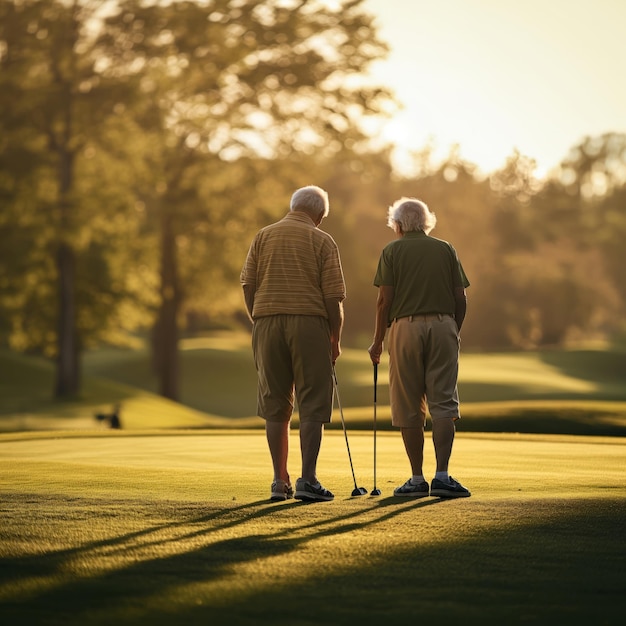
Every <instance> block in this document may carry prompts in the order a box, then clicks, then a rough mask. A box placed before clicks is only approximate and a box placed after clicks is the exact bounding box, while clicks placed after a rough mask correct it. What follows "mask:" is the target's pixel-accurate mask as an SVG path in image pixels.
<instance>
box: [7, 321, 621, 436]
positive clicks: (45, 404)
mask: <svg viewBox="0 0 626 626" xmlns="http://www.w3.org/2000/svg"><path fill="white" fill-rule="evenodd" d="M181 348H182V351H181V369H182V376H181V404H175V403H172V402H168V401H166V400H163V399H162V398H160V397H158V396H157V395H155V391H156V380H155V377H154V375H153V373H152V371H151V368H150V358H149V355H148V353H147V351H146V350H119V349H100V350H97V351H93V352H90V353H87V354H86V355H85V358H84V364H85V367H84V369H85V376H84V385H83V393H82V395H81V397H80V398H78V399H76V401H74V402H63V403H61V402H53V401H51V391H52V387H53V381H54V376H53V368H52V364H51V363H49V362H46V361H43V360H40V359H34V358H27V357H23V356H19V355H16V354H12V353H9V352H6V351H0V368H1V369H2V371H3V372H6V374H5V375H4V376H3V377H2V378H1V379H0V431H5V432H6V431H19V430H49V429H52V430H55V429H56V430H58V429H70V428H71V429H78V428H80V429H93V428H94V427H96V426H97V425H96V424H95V421H94V417H93V416H94V413H95V412H98V411H110V410H111V407H112V405H113V404H114V403H118V402H119V403H121V405H122V424H123V428H124V429H125V430H143V429H146V428H148V429H150V428H262V426H263V425H262V422H261V421H260V420H259V419H257V418H256V417H255V412H256V373H255V369H254V363H253V360H252V352H251V348H250V337H249V335H248V334H247V333H233V332H221V333H218V332H216V333H212V334H211V336H208V337H199V338H195V339H186V340H184V341H183V342H182V343H181ZM624 372H626V352H624V351H623V350H617V349H616V350H555V351H546V352H521V353H491V354H462V356H461V367H460V382H459V390H460V395H461V408H462V414H463V421H462V423H461V425H460V429H461V430H462V431H463V432H526V433H540V434H541V433H552V434H579V435H606V436H623V435H626V384H625V383H624ZM337 376H338V380H339V389H340V396H341V402H342V405H343V407H344V409H345V417H346V420H347V422H348V424H349V427H350V428H351V429H360V430H362V429H371V427H372V415H373V406H372V405H373V369H372V364H371V362H370V361H369V358H368V356H367V353H366V351H365V350H364V349H363V350H358V349H354V348H351V349H349V348H346V349H344V352H343V354H342V355H341V358H340V359H339V361H338V363H337ZM388 402H389V392H388V366H387V361H386V358H384V359H383V362H382V364H381V367H380V369H379V379H378V420H379V424H378V426H379V428H380V429H381V430H385V429H387V430H388V429H390V412H389V406H388ZM296 418H297V415H296ZM340 427H341V424H340V421H339V420H338V419H335V420H334V422H333V424H332V425H331V426H330V429H331V430H332V429H338V428H340Z"/></svg>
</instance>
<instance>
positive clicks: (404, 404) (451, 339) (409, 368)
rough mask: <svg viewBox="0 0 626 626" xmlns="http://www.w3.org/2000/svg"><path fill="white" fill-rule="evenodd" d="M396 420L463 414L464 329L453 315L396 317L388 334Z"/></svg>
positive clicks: (412, 422) (411, 422) (418, 421)
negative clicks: (460, 387) (461, 364)
mask: <svg viewBox="0 0 626 626" xmlns="http://www.w3.org/2000/svg"><path fill="white" fill-rule="evenodd" d="M388 345H389V399H390V404H391V423H392V424H393V425H394V426H397V427H399V428H417V427H420V426H423V425H424V421H425V419H426V407H427V406H428V411H429V412H430V416H431V418H432V419H441V418H452V419H459V418H460V417H461V415H460V412H459V394H458V390H457V378H458V373H459V348H460V340H459V332H458V328H457V325H456V322H455V320H454V318H453V317H451V316H450V315H412V316H410V317H403V318H400V319H398V320H395V321H394V322H393V323H392V324H391V328H390V329H389V336H388Z"/></svg>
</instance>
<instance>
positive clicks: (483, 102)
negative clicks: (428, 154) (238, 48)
mask: <svg viewBox="0 0 626 626" xmlns="http://www.w3.org/2000/svg"><path fill="white" fill-rule="evenodd" d="M363 7H364V8H365V9H366V10H367V11H368V12H370V13H371V14H372V15H374V16H376V22H377V24H378V26H379V33H380V36H381V37H382V39H384V40H385V41H386V42H387V43H388V44H389V45H390V47H391V52H390V55H389V57H388V59H387V60H386V61H382V62H380V63H377V64H376V66H375V67H374V68H373V75H374V76H375V77H376V79H377V80H378V81H379V82H381V83H383V84H386V85H387V86H389V87H391V88H392V89H393V90H394V91H395V92H396V95H397V96H398V98H399V100H400V101H401V102H402V103H403V104H404V106H405V110H404V111H402V112H401V114H400V115H398V116H397V117H395V118H394V120H393V121H391V122H389V123H388V124H387V125H386V127H385V135H386V136H387V138H389V139H391V140H392V141H394V143H396V144H398V145H400V146H404V147H406V148H407V149H419V148H421V147H423V146H425V145H426V144H427V143H428V141H429V140H432V141H433V142H434V144H435V146H436V148H437V153H438V155H439V156H445V155H447V154H448V152H449V148H450V146H451V145H453V144H456V143H458V144H460V146H461V156H462V157H464V158H466V159H467V160H469V161H471V162H473V163H475V164H477V165H478V166H479V167H480V168H481V169H482V170H483V171H484V172H488V171H491V170H493V169H496V168H498V167H500V166H502V165H503V164H504V162H505V160H506V157H507V156H509V155H511V154H512V152H513V150H514V149H515V148H517V149H519V151H520V152H521V153H522V154H524V155H526V156H529V157H532V158H534V159H536V161H537V164H538V171H537V173H538V174H539V175H543V174H544V173H545V172H546V171H548V170H549V169H551V168H552V167H554V166H555V165H557V164H558V163H559V161H560V160H561V159H562V158H563V157H565V156H566V154H567V151H568V150H569V148H570V147H572V146H573V145H575V144H577V143H578V142H579V141H580V140H581V139H583V138H584V137H585V136H586V135H599V134H602V133H605V132H626V35H624V29H625V28H626V1H625V0H523V1H520V0H365V2H364V4H363ZM437 153H436V154H437Z"/></svg>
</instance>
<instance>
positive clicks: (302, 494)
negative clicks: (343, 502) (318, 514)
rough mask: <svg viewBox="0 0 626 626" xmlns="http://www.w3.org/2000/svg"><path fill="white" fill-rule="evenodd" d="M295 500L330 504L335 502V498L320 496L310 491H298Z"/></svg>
mask: <svg viewBox="0 0 626 626" xmlns="http://www.w3.org/2000/svg"><path fill="white" fill-rule="evenodd" d="M294 498H295V499H296V500H307V501H308V502H330V501H331V500H334V498H335V496H330V497H328V496H318V495H317V494H315V493H310V492H309V491H296V493H295V495H294Z"/></svg>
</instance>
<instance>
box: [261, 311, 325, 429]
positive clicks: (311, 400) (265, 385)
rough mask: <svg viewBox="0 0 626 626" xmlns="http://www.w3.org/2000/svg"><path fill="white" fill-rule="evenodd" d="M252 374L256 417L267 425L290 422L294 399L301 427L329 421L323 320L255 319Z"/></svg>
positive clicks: (297, 317)
mask: <svg viewBox="0 0 626 626" xmlns="http://www.w3.org/2000/svg"><path fill="white" fill-rule="evenodd" d="M252 350H253V353H254V362H255V365H256V369H257V376H258V387H257V413H258V415H259V416H260V417H262V418H263V419H265V420H268V421H270V422H286V421H289V420H290V419H291V415H292V413H293V407H294V388H295V399H296V401H297V403H298V411H299V413H300V421H301V422H307V421H308V422H322V423H328V422H330V419H331V415H332V410H333V378H332V372H333V370H332V352H331V345H330V330H329V327H328V321H327V320H326V319H325V318H323V317H319V316H315V315H269V316H267V317H260V318H258V319H257V320H255V322H254V326H253V329H252Z"/></svg>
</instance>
